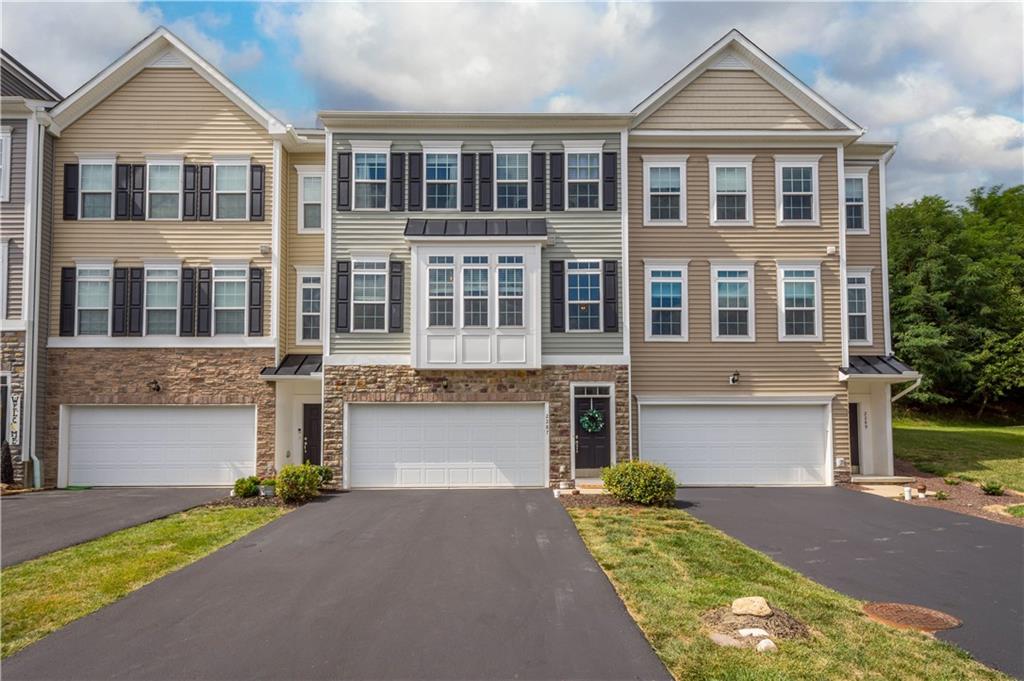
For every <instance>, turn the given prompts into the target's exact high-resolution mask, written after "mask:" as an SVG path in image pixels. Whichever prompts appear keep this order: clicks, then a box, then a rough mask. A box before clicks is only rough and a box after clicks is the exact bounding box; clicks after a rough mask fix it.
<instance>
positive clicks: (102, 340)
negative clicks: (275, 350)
mask: <svg viewBox="0 0 1024 681" xmlns="http://www.w3.org/2000/svg"><path fill="white" fill-rule="evenodd" d="M46 345H47V347H50V348H272V347H274V345H275V342H274V339H273V338H269V337H267V336H246V335H239V334H227V335H222V336H208V337H197V338H192V337H186V336H50V337H49V338H48V339H47V342H46Z"/></svg>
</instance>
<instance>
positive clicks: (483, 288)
mask: <svg viewBox="0 0 1024 681" xmlns="http://www.w3.org/2000/svg"><path fill="white" fill-rule="evenodd" d="M488 260H489V258H488V256H486V255H467V256H464V257H463V259H462V263H463V267H462V325H463V326H466V327H474V326H476V327H487V326H490V323H489V322H488V314H487V311H488V308H489V307H490V294H489V293H488V291H489V288H490V287H489V283H490V282H489V280H490V268H489V267H488V266H487V264H488Z"/></svg>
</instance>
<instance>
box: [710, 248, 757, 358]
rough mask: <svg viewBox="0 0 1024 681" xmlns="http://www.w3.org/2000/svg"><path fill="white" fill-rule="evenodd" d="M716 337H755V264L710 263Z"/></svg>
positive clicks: (741, 339) (713, 321)
mask: <svg viewBox="0 0 1024 681" xmlns="http://www.w3.org/2000/svg"><path fill="white" fill-rule="evenodd" d="M711 309H712V322H711V323H712V327H711V329H712V331H711V337H712V339H713V340H716V341H717V340H721V341H752V340H754V266H753V265H752V264H747V263H714V262H713V263H711Z"/></svg>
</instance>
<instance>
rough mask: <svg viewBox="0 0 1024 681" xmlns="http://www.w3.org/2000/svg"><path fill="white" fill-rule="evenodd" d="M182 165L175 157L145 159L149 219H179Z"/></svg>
mask: <svg viewBox="0 0 1024 681" xmlns="http://www.w3.org/2000/svg"><path fill="white" fill-rule="evenodd" d="M183 169H184V165H183V161H182V159H181V157H178V158H176V159H173V160H172V159H150V158H147V159H146V206H147V208H146V210H147V216H148V219H150V220H180V219H181V182H182V173H183Z"/></svg>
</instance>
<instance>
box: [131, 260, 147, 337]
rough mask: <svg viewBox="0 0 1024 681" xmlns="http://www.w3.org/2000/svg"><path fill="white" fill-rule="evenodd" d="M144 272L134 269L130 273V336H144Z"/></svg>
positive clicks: (138, 268) (139, 268)
mask: <svg viewBox="0 0 1024 681" xmlns="http://www.w3.org/2000/svg"><path fill="white" fill-rule="evenodd" d="M143 275H144V271H143V269H142V268H141V267H133V268H131V270H130V271H129V272H128V335H129V336H141V335H142V296H143V289H144V288H145V287H144V285H143Z"/></svg>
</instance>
